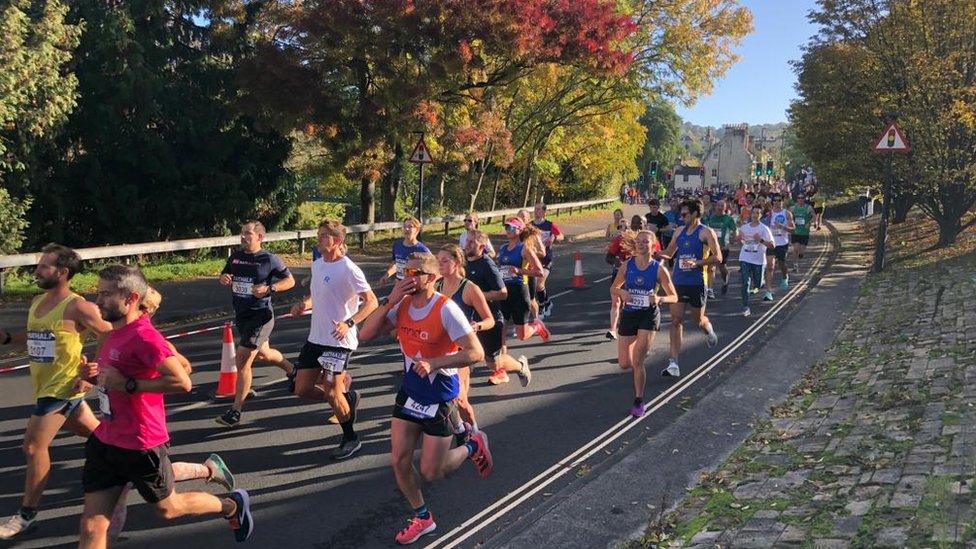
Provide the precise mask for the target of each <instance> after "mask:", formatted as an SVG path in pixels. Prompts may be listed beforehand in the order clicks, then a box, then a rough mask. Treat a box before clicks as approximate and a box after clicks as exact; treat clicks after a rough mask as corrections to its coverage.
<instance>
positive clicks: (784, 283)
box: [779, 276, 790, 290]
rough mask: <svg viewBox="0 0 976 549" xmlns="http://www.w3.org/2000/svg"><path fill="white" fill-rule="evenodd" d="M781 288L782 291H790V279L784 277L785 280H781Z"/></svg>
mask: <svg viewBox="0 0 976 549" xmlns="http://www.w3.org/2000/svg"><path fill="white" fill-rule="evenodd" d="M779 287H780V289H781V290H789V289H790V277H788V276H784V277H783V280H780V281H779Z"/></svg>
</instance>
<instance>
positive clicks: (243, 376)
mask: <svg viewBox="0 0 976 549" xmlns="http://www.w3.org/2000/svg"><path fill="white" fill-rule="evenodd" d="M264 232H265V231H264V225H263V224H262V223H261V222H260V221H248V222H246V223H244V224H243V225H242V226H241V247H240V249H239V250H237V251H236V252H234V253H233V254H231V256H230V257H228V258H227V263H226V264H225V265H224V269H223V270H222V271H221V273H220V283H221V284H223V285H224V286H230V287H231V290H232V291H233V294H234V326H236V327H237V333H238V334H239V335H240V339H239V340H238V342H237V350H236V355H235V359H234V360H235V362H236V365H237V387H235V389H234V404H233V405H231V407H230V409H229V410H227V411H226V412H224V413H223V414H221V415H220V416H219V417H218V418H217V423H220V424H221V425H226V426H227V427H236V426H237V425H239V424H240V422H241V412H242V411H243V410H244V400H246V399H247V397H248V396H249V395H250V393H251V380H252V378H253V373H252V371H251V365H252V364H254V360H255V359H260V360H263V361H265V362H270V363H271V364H274V365H275V366H277V367H279V368H281V369H282V370H284V371H285V373H286V374H288V376H289V377H291V376H293V375H294V371H295V367H294V366H293V365H292V363H291V362H289V361H288V359H286V358H285V356H284V355H283V354H281V352H280V351H278V350H277V349H272V348H271V345H270V343H269V342H270V338H271V331H272V330H274V324H275V322H274V308H273V305H272V303H271V296H273V295H274V294H275V293H276V292H283V291H285V290H289V289H291V288H292V287H293V286H294V285H295V278H294V277H293V276H292V275H291V272H290V271H289V270H288V267H286V266H285V263H284V261H282V260H281V258H280V257H278V256H276V255H275V254H273V253H271V252H268V251H265V250H263V249H261V246H262V244H263V243H264Z"/></svg>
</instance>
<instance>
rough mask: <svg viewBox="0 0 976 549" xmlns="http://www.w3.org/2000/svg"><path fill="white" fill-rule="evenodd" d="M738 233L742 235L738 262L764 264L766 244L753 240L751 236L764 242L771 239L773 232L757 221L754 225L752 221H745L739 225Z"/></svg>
mask: <svg viewBox="0 0 976 549" xmlns="http://www.w3.org/2000/svg"><path fill="white" fill-rule="evenodd" d="M739 234H740V235H742V249H741V250H739V263H752V264H753V265H766V245H765V244H762V243H760V242H756V241H755V240H753V236H755V235H757V234H758V235H759V238H761V239H763V240H764V241H766V242H772V241H773V232H772V231H770V230H769V227H767V226H766V225H764V224H762V223H759V224H758V225H756V226H755V227H753V226H752V223H746V224H745V225H743V226H741V227H739Z"/></svg>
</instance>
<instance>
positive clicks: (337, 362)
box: [318, 351, 349, 374]
mask: <svg viewBox="0 0 976 549" xmlns="http://www.w3.org/2000/svg"><path fill="white" fill-rule="evenodd" d="M348 360H349V353H347V352H345V351H325V352H323V353H322V354H321V355H320V356H319V358H318V363H319V366H321V367H322V369H323V370H325V371H327V372H332V373H333V374H338V373H341V372H342V371H343V370H345V369H346V362H347V361H348Z"/></svg>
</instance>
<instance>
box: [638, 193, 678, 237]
mask: <svg viewBox="0 0 976 549" xmlns="http://www.w3.org/2000/svg"><path fill="white" fill-rule="evenodd" d="M647 207H648V209H649V210H650V211H649V212H648V213H646V214H644V218H645V219H646V220H647V228H648V229H649V230H650V231H651V232H653V233H654V236H655V237H657V238H656V239H655V240H657V242H658V245H659V246H661V247H662V248H667V246H668V244H670V243H671V236H670V234H674V233H673V231H672V229H673V226H672V225H671V222H670V221H669V220H668V216H666V215H664V214H663V213H661V201H660V200H658V199H657V198H652V199H650V200H648V201H647ZM667 231H672V232H671V233H670V234H669V235H668V240H667V242H665V241H664V234H665V233H666V232H667Z"/></svg>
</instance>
